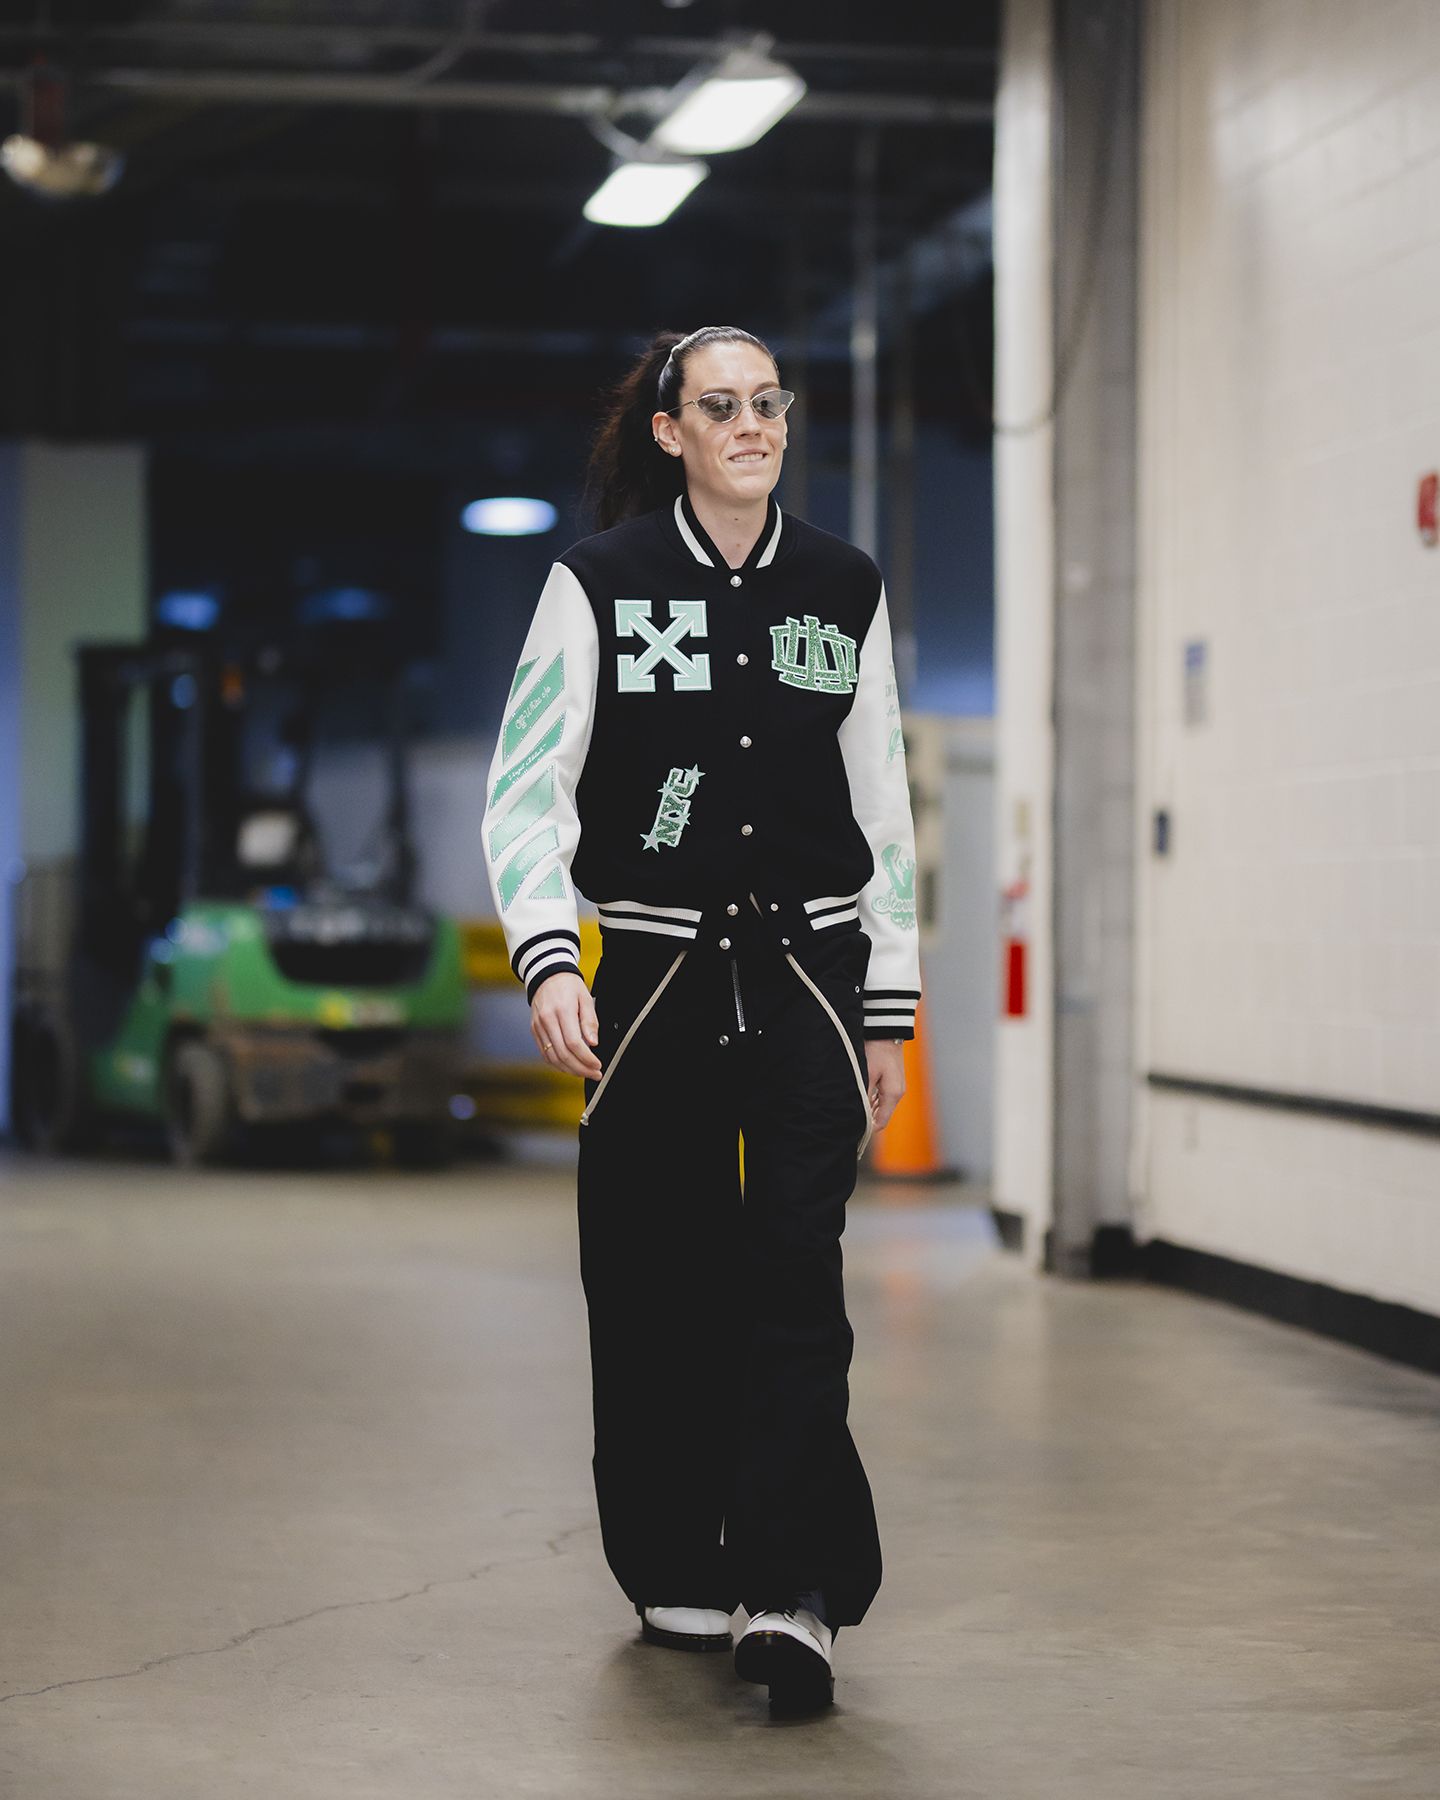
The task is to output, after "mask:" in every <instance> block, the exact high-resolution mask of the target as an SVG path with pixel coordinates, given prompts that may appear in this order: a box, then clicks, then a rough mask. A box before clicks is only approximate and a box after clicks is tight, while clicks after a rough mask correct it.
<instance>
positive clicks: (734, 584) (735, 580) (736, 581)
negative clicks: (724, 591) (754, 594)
mask: <svg viewBox="0 0 1440 1800" xmlns="http://www.w3.org/2000/svg"><path fill="white" fill-rule="evenodd" d="M730 585H731V587H739V585H740V577H739V576H738V575H732V576H731V577H730Z"/></svg>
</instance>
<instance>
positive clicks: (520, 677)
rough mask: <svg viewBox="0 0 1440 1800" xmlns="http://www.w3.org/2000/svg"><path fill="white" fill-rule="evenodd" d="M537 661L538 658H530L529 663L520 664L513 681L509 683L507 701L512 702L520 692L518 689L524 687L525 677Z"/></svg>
mask: <svg viewBox="0 0 1440 1800" xmlns="http://www.w3.org/2000/svg"><path fill="white" fill-rule="evenodd" d="M539 660H540V658H539V657H538V656H532V657H531V658H530V660H529V662H523V663H521V665H520V667H519V668H518V669H517V670H516V671H515V679H514V680H513V681H512V682H511V683H510V693H509V696H508V698H509V699H511V700H513V699H514V698H515V696H516V695H517V694H518V693H519V692H520V689H521V688H522V687H523V686H524V685H525V677H526V676H527V675H528V674H529V673H530V671H531V670H532V669H533V668H534V667H535V665H536V663H537V662H539Z"/></svg>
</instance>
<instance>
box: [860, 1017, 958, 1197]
mask: <svg viewBox="0 0 1440 1800" xmlns="http://www.w3.org/2000/svg"><path fill="white" fill-rule="evenodd" d="M924 1017H925V1003H924V1001H923V1000H922V1001H921V1002H920V1004H919V1006H917V1007H916V1009H915V1035H914V1037H913V1038H911V1039H909V1041H908V1042H907V1043H906V1045H905V1097H904V1099H903V1100H902V1101H901V1102H900V1104H899V1106H897V1107H896V1108H895V1114H894V1117H893V1118H892V1119H891V1121H890V1123H889V1124H888V1125H887V1126H886V1127H885V1129H884V1130H883V1131H877V1132H876V1133H875V1135H874V1136H873V1137H872V1138H871V1140H870V1152H869V1162H870V1168H871V1170H872V1172H873V1173H874V1174H876V1175H884V1176H885V1177H886V1178H887V1179H900V1180H909V1181H941V1180H947V1179H951V1178H953V1177H954V1175H955V1170H953V1169H947V1168H945V1167H943V1165H942V1164H941V1161H940V1144H939V1135H938V1133H937V1131H936V1129H935V1101H934V1095H933V1093H932V1090H931V1085H930V1056H929V1053H928V1051H927V1049H926V1044H925V1032H924V1029H923V1023H922V1022H923V1020H924Z"/></svg>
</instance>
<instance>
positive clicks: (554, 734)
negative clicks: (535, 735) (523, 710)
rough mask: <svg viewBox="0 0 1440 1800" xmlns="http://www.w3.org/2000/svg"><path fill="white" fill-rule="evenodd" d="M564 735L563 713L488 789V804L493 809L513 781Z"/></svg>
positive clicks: (553, 748)
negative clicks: (511, 767) (513, 765)
mask: <svg viewBox="0 0 1440 1800" xmlns="http://www.w3.org/2000/svg"><path fill="white" fill-rule="evenodd" d="M564 735H565V715H564V713H563V712H562V713H561V715H560V717H559V718H558V719H557V720H556V721H555V723H554V724H553V725H552V726H551V727H550V729H549V730H548V731H547V732H546V733H545V735H544V737H542V738H540V739H538V740H537V741H536V742H535V743H533V744H532V745H531V746H530V748H529V749H528V750H527V751H526V752H525V754H524V755H523V756H522V757H521V758H520V760H519V762H517V763H516V765H515V767H514V768H513V769H507V770H506V771H505V773H504V774H503V775H502V776H501V777H500V779H499V780H498V781H497V782H496V783H495V786H494V787H493V788H492V789H491V790H490V806H491V809H492V810H493V809H494V806H495V803H496V801H497V800H500V799H501V798H502V797H503V796H504V795H506V794H508V793H509V792H510V790H511V788H512V787H514V785H515V783H516V782H517V781H518V780H519V779H520V777H521V776H522V775H524V774H527V773H528V772H529V771H530V770H531V769H533V768H534V767H535V765H536V763H537V762H539V761H540V759H541V757H542V756H548V755H549V754H550V752H551V751H552V750H557V749H558V748H559V747H560V740H561V738H562V737H563V736H564Z"/></svg>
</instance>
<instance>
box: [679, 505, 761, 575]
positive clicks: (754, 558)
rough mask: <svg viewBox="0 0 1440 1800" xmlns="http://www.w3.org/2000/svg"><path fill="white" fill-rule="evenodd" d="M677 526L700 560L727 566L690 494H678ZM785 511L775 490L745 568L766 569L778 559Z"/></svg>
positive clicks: (713, 564)
mask: <svg viewBox="0 0 1440 1800" xmlns="http://www.w3.org/2000/svg"><path fill="white" fill-rule="evenodd" d="M672 516H673V518H674V522H675V528H676V530H677V531H678V532H679V533H680V541H681V543H682V544H683V545H684V546H685V548H686V550H688V551H689V553H690V555H691V556H693V557H694V558H695V561H696V562H698V563H704V565H705V566H706V567H707V568H711V569H723V568H725V567H727V564H726V562H725V558H724V557H723V556H722V555H721V554H720V552H719V551H718V550H717V549H716V548H715V546H714V544H713V543H712V542H711V541H710V537H709V535H708V533H707V532H706V530H705V527H704V526H703V525H702V524H701V523H700V521H699V519H698V518H696V516H695V509H694V507H693V506H691V504H690V496H689V494H677V495H676V496H675V506H674V509H673V514H672ZM784 524H785V515H784V514H783V513H782V512H781V511H780V508H779V507H778V506H777V505H776V504H775V496H774V495H773V494H771V495H770V496H769V499H768V501H767V505H766V511H765V523H764V525H763V527H762V528H761V531H760V535H759V537H757V538H756V540H755V542H754V544H753V545H752V546H751V550H750V554H749V555H748V556H747V557H746V558H745V560H744V562H743V563H741V565H740V567H741V568H742V569H764V568H768V567H769V565H770V564H771V563H772V562H774V560H775V554H776V552H777V551H778V550H779V548H780V534H781V532H782V530H783V529H784Z"/></svg>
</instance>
